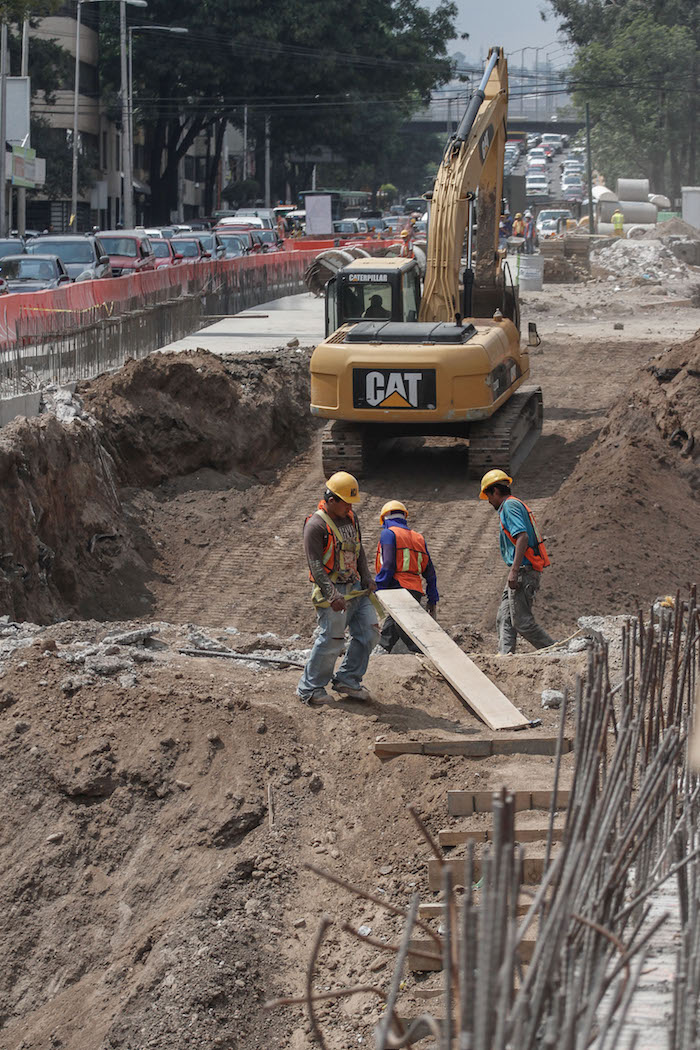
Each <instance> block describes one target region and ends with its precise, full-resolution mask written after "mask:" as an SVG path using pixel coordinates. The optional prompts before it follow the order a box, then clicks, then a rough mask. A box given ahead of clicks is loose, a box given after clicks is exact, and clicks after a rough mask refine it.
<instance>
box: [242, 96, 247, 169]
mask: <svg viewBox="0 0 700 1050" xmlns="http://www.w3.org/2000/svg"><path fill="white" fill-rule="evenodd" d="M247 178H248V107H247V106H244V107H243V181H244V182H245V180H246V179H247Z"/></svg>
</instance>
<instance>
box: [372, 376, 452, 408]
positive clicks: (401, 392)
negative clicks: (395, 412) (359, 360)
mask: <svg viewBox="0 0 700 1050" xmlns="http://www.w3.org/2000/svg"><path fill="white" fill-rule="evenodd" d="M353 394H354V397H353V402H354V405H355V408H404V409H406V408H409V409H410V408H427V409H432V408H434V407H435V370H434V369H432V368H431V369H424V370H423V371H421V372H417V371H390V370H389V369H385V368H372V369H370V368H356V369H354V374H353Z"/></svg>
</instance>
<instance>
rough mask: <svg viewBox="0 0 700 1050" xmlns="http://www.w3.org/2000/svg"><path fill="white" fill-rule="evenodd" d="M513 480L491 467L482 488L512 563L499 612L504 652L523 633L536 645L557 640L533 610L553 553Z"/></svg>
mask: <svg viewBox="0 0 700 1050" xmlns="http://www.w3.org/2000/svg"><path fill="white" fill-rule="evenodd" d="M512 482H513V479H512V478H509V477H508V475H507V474H506V473H505V471H503V470H498V469H495V470H489V471H488V472H487V473H486V474H484V476H483V478H482V479H481V491H480V492H479V499H483V500H488V501H489V503H490V504H491V506H492V507H493V509H494V510H495V511H497V512H498V517H499V521H500V524H501V535H500V541H501V557H502V558H503V560H504V562H505V563H506V565H507V566H508V577H507V579H506V585H505V588H504V590H503V594H502V596H501V604H500V606H499V607H498V614H497V616H496V630H497V631H498V651H499V652H500V653H503V654H507V653H514V652H515V646H516V642H517V638H518V635H519V634H521V635H522V636H523V638H525V639H527V641H528V642H530V644H531V645H533V646H534V647H535V649H545V648H546V647H547V646H549V645H554V640H553V639H552V638H551V637H550V636H549V635H548V634H547V632H546V631H545V630H544V628H542V627H540V626H539V625H538V624H537V622H536V621H535V617H534V616H533V614H532V605H533V602H534V600H535V595H536V594H537V591H538V590H539V587H540V580H541V578H542V570H543V569H545V568H546V567H547V566H548V565H549V557H548V556H547V551H546V550H545V546H544V543H543V541H542V536H541V535H540V531H539V529H538V528H537V522H536V521H535V518H534V515H533V513H532V511H531V510H530V508H529V507H528V506H527V504H526V503H523V501H522V500H520V499H518V498H517V496H514V495H513V494H512V492H511V491H510V486H511V484H512Z"/></svg>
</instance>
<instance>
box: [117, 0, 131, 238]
mask: <svg viewBox="0 0 700 1050" xmlns="http://www.w3.org/2000/svg"><path fill="white" fill-rule="evenodd" d="M119 51H120V59H121V83H122V86H121V92H122V187H123V189H122V199H123V205H122V224H123V225H124V226H125V227H126V229H127V230H130V229H131V228H132V227H133V225H134V177H133V174H132V171H131V136H130V134H129V97H128V90H127V85H128V77H127V69H126V0H119Z"/></svg>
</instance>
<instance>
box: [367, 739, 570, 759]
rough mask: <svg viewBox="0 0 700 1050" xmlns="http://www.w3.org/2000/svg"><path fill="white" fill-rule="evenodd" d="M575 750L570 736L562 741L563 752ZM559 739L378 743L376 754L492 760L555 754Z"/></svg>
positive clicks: (375, 746) (398, 741)
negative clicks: (460, 756)
mask: <svg viewBox="0 0 700 1050" xmlns="http://www.w3.org/2000/svg"><path fill="white" fill-rule="evenodd" d="M572 749H573V743H572V741H571V740H569V738H568V737H564V740H563V742H562V753H563V754H567V753H568V752H569V751H571V750H572ZM556 750H557V738H556V737H554V736H530V735H528V734H525V733H518V734H516V735H515V736H498V737H496V738H495V739H493V740H483V739H478V740H475V739H467V740H455V739H453V738H451V739H449V740H423V741H421V740H411V739H408V740H378V741H377V742H376V744H375V745H374V753H375V755H377V757H378V758H388V757H390V756H392V755H462V756H464V757H465V758H490V757H491V755H554V754H556Z"/></svg>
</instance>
